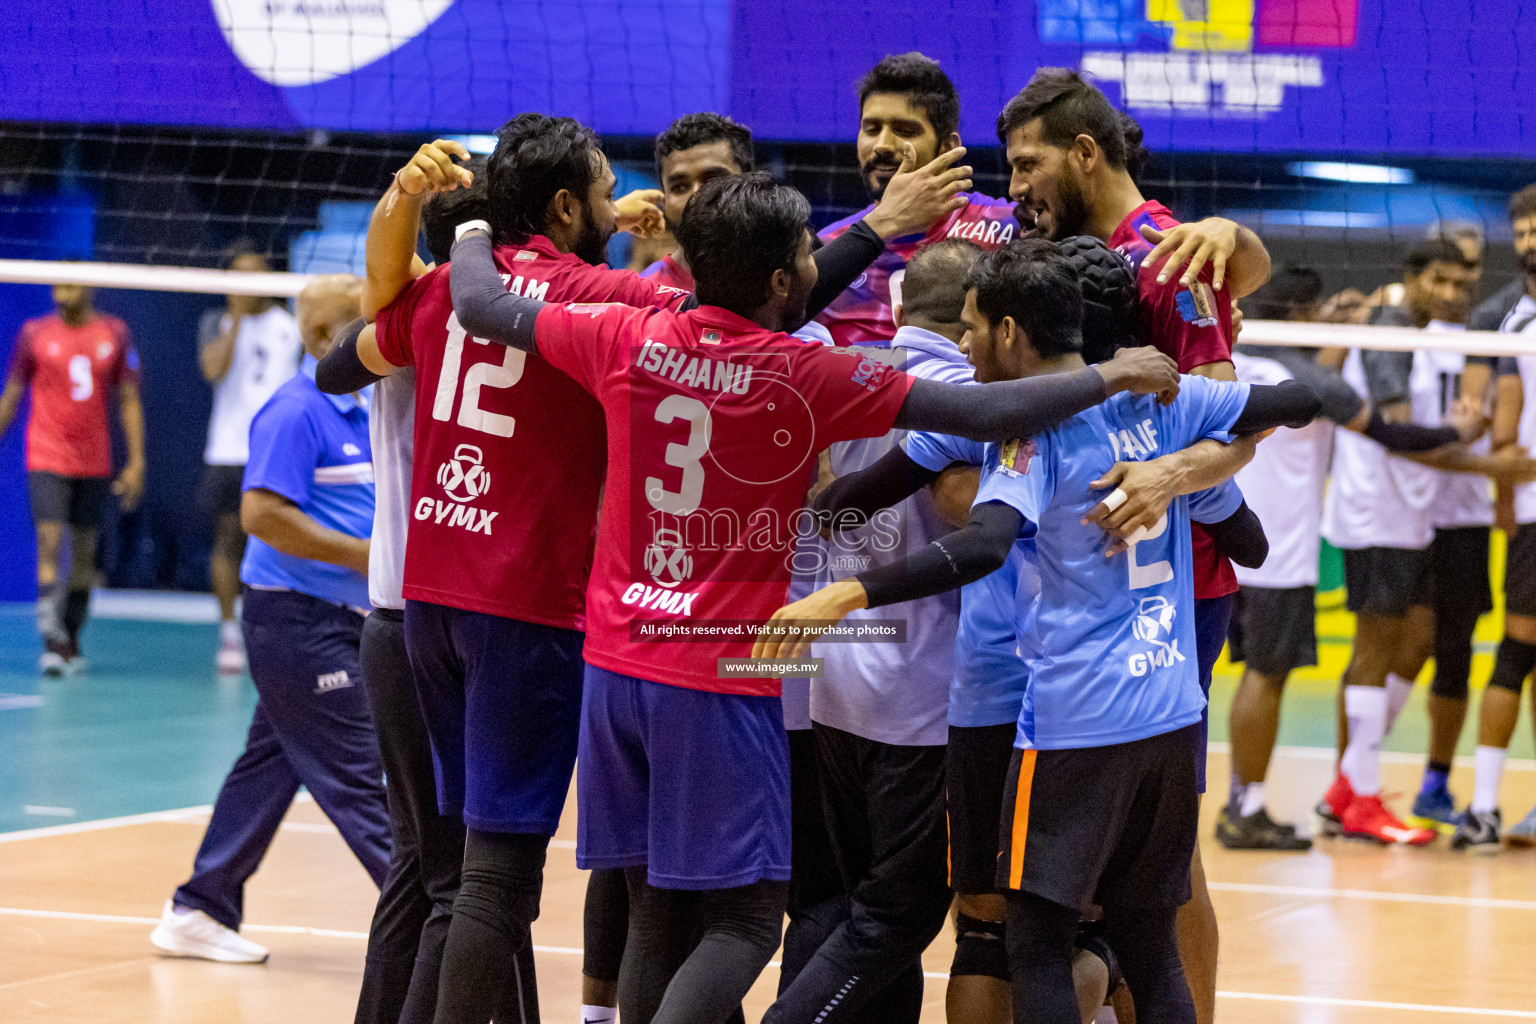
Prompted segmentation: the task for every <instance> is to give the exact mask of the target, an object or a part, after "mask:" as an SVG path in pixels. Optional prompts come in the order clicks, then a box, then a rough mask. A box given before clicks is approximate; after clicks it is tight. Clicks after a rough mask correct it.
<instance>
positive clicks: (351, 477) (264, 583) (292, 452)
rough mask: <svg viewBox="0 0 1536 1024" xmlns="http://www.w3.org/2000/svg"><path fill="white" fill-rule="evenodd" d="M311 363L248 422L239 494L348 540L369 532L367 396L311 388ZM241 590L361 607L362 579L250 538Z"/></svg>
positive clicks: (363, 601)
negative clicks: (273, 503)
mask: <svg viewBox="0 0 1536 1024" xmlns="http://www.w3.org/2000/svg"><path fill="white" fill-rule="evenodd" d="M316 365H317V363H316V362H315V359H314V357H313V356H309V355H306V356H305V357H304V362H303V365H302V366H301V367H300V370H299V373H298V374H296V375H295V376H294V377H293V378H291V379H290V380H289V381H288V382H287V383H286V384H284V385H283V386H282V387H280V388H278V389H277V391H276V392H274V393H273V395H272V397H271V398H270V399H268V401H267V404H266V405H264V406H262V407H261V410H260V411H259V412H257V413H256V416H255V418H254V419H252V420H251V454H250V459H249V461H247V462H246V464H245V479H244V482H243V484H242V485H241V489H242V490H247V491H249V490H252V489H255V488H260V489H262V490H266V491H271V492H272V493H274V494H277V495H280V496H281V497H284V498H287V499H288V500H289V501H291V502H293V503H294V504H295V505H297V506H298V507H299V511H301V512H303V513H304V514H305V515H307V516H309V517H310V518H311V519H313V520H314V521H315V522H317V523H319V524H320V525H321V526H325V527H328V528H330V529H332V530H336V531H337V532H338V533H344V534H346V535H347V536H349V537H368V536H370V535H371V534H372V533H373V449H372V446H371V445H370V444H369V442H368V403H369V398H370V393H369V391H367V390H365V391H363V392H360V393H359V394H358V395H357V396H353V395H327V394H323V393H321V391H320V389H319V388H317V387H315V366H316ZM240 580H241V582H243V583H245V584H246V585H247V586H251V587H258V588H263V589H269V590H275V589H281V590H295V591H298V592H299V593H301V594H309V595H310V596H311V597H318V598H320V599H321V600H324V601H333V602H335V603H336V604H343V605H350V606H352V607H354V608H367V607H368V606H369V605H368V578H367V577H366V576H364V575H363V574H362V573H359V572H354V571H353V570H351V569H347V568H343V567H342V566H339V565H331V564H329V563H328V562H317V561H313V560H311V559H306V558H296V557H294V556H293V555H285V554H283V553H282V552H281V551H278V550H277V549H276V548H274V547H272V546H271V545H270V544H267V543H266V542H265V541H262V540H261V539H260V538H257V537H252V538H251V539H250V543H249V544H248V545H247V547H246V550H245V560H244V561H243V562H241V564H240Z"/></svg>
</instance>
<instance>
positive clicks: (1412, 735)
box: [0, 605, 1532, 832]
mask: <svg viewBox="0 0 1536 1024" xmlns="http://www.w3.org/2000/svg"><path fill="white" fill-rule="evenodd" d="M1325 635H1326V632H1325ZM83 644H84V647H85V651H86V655H87V657H88V658H89V659H90V663H91V667H90V670H89V672H88V673H86V674H85V675H83V676H79V677H76V678H70V679H42V678H40V677H39V676H38V674H37V656H38V654H39V653H40V647H39V644H38V640H37V635H36V632H35V630H34V626H33V620H32V609H31V607H30V606H21V605H8V606H7V605H0V832H4V831H11V830H14V829H23V828H37V827H40V826H45V825H59V824H66V823H68V822H73V821H88V820H91V819H95V818H109V817H116V816H119V815H124V814H140V813H144V812H148V811H162V810H168V809H171V808H176V807H188V806H192V805H196V804H205V803H209V802H211V801H212V800H213V798H214V795H215V794H216V793H217V792H218V787H219V783H220V782H221V781H222V779H223V777H224V773H225V772H226V771H228V770H229V766H230V765H231V764H232V763H233V762H234V759H235V757H236V756H237V755H238V754H239V752H240V749H241V746H242V744H243V743H244V740H245V730H246V727H247V726H248V725H249V723H250V717H251V709H252V708H253V707H254V706H255V703H256V693H255V690H254V689H253V688H252V686H251V682H250V680H249V679H247V678H244V677H240V678H237V679H220V678H219V677H218V675H217V674H216V673H215V672H214V669H213V655H214V650H215V648H216V647H217V645H218V630H217V627H216V626H213V625H185V624H180V623H169V622H139V621H132V620H124V619H101V618H98V619H96V620H94V621H93V622H91V624H90V625H89V626H88V627H87V629H86V633H85V637H84V641H83ZM1323 648H1324V650H1323V658H1322V661H1323V662H1324V667H1323V669H1322V670H1312V671H1309V672H1304V673H1298V675H1297V677H1296V678H1295V679H1293V680H1292V683H1291V685H1290V688H1289V690H1288V693H1287V697H1286V705H1285V714H1284V718H1283V719H1282V725H1281V730H1280V742H1281V743H1282V744H1287V745H1294V746H1313V747H1331V746H1332V745H1333V730H1334V726H1333V699H1334V698H1333V695H1334V688H1335V686H1336V683H1335V682H1334V681H1333V679H1331V678H1329V676H1328V673H1329V672H1333V673H1336V672H1337V669H1336V668H1334V667H1333V666H1337V665H1341V664H1342V661H1343V659H1344V658H1345V657H1347V651H1348V648H1347V647H1346V646H1344V645H1342V644H1338V643H1333V644H1329V643H1325V644H1324V645H1323ZM1488 660H1489V659H1488V657H1487V655H1486V654H1484V655H1480V657H1479V659H1478V662H1479V664H1478V666H1477V668H1476V669H1475V670H1474V680H1481V679H1484V678H1486V677H1487V670H1488V666H1487V665H1486V662H1487V661H1488ZM1236 685H1237V675H1236V674H1235V671H1233V670H1232V669H1230V668H1229V667H1228V666H1226V665H1225V663H1223V665H1222V666H1221V668H1220V669H1219V670H1218V674H1217V677H1216V682H1215V685H1214V686H1213V687H1212V692H1211V701H1212V714H1211V723H1212V727H1211V738H1212V739H1213V740H1219V741H1221V740H1225V739H1226V738H1227V709H1228V707H1229V705H1230V704H1231V700H1232V692H1233V690H1234V689H1235V688H1236ZM1424 695H1425V687H1423V686H1420V687H1419V688H1418V690H1417V691H1416V692H1415V694H1414V699H1413V702H1412V703H1411V704H1410V705H1409V706H1408V709H1407V710H1406V711H1405V712H1404V713H1403V716H1402V719H1401V720H1400V721H1399V723H1398V726H1397V729H1396V730H1395V731H1394V733H1393V735H1392V736H1391V737H1390V738H1389V739H1388V741H1387V744H1386V747H1387V749H1389V750H1395V751H1405V752H1414V753H1417V752H1420V751H1422V750H1423V749H1424V741H1425V736H1426V732H1427V722H1426V719H1425V715H1424ZM1474 714H1475V695H1474ZM1527 721H1528V719H1527ZM1474 742H1475V727H1474V726H1473V725H1469V726H1468V728H1467V730H1466V732H1465V733H1464V735H1463V738H1462V751H1463V753H1470V752H1471V750H1472V745H1473V743H1474ZM1511 755H1512V756H1514V757H1527V758H1528V757H1531V756H1532V743H1531V735H1530V729H1529V726H1528V725H1527V724H1525V723H1522V725H1521V727H1520V730H1519V731H1518V732H1517V734H1516V740H1515V744H1514V746H1513V748H1512V749H1511Z"/></svg>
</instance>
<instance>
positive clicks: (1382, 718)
mask: <svg viewBox="0 0 1536 1024" xmlns="http://www.w3.org/2000/svg"><path fill="white" fill-rule="evenodd" d="M1344 714H1345V716H1346V717H1347V718H1348V719H1349V745H1348V746H1347V747H1345V748H1344V760H1343V761H1341V762H1340V763H1339V769H1340V771H1342V772H1343V773H1344V777H1345V778H1346V779H1348V780H1349V784H1350V785H1351V786H1352V787H1354V790H1355V792H1356V793H1357V794H1359V795H1360V796H1375V795H1376V794H1378V793H1380V792H1381V737H1382V735H1383V733H1384V732H1385V727H1386V724H1387V691H1386V690H1384V689H1382V688H1381V687H1379V686H1346V687H1344Z"/></svg>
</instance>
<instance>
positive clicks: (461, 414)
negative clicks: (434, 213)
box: [377, 236, 686, 629]
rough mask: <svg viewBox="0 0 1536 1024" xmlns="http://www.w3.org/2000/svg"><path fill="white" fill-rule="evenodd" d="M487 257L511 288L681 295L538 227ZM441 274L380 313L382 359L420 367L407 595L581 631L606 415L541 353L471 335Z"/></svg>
mask: <svg viewBox="0 0 1536 1024" xmlns="http://www.w3.org/2000/svg"><path fill="white" fill-rule="evenodd" d="M495 256H496V263H497V266H499V267H500V268H501V271H502V279H503V280H504V281H506V282H507V287H508V289H509V290H510V291H512V292H514V293H516V294H519V295H527V296H533V297H537V298H541V299H549V300H550V301H562V300H568V299H582V300H592V301H613V302H624V303H630V304H634V305H651V304H654V303H668V304H673V305H675V304H677V303H680V302H681V301H682V299H683V298H685V297H686V293H685V292H681V291H677V290H676V289H667V288H664V287H662V286H659V285H656V284H653V283H651V282H649V281H644V280H642V279H641V278H640V277H639V275H637V274H634V273H632V272H630V271H627V270H610V269H608V268H607V267H594V266H592V265H590V264H588V263H586V262H584V261H583V260H582V259H581V258H580V257H579V256H576V255H574V254H572V253H562V252H560V251H559V250H558V249H556V248H555V246H554V244H553V243H552V242H550V241H549V239H547V238H544V237H542V236H535V237H534V238H532V239H530V240H529V241H528V242H527V243H526V244H524V245H522V246H511V247H498V248H497V249H496V250H495ZM450 270H451V265H446V264H445V265H444V266H441V267H438V268H436V269H434V270H432V271H430V272H428V273H426V274H424V275H422V276H421V277H419V278H417V279H416V280H415V281H414V282H412V283H411V285H410V286H409V287H407V288H406V289H405V291H403V292H402V293H401V294H400V295H399V296H398V297H397V298H396V299H395V301H394V302H392V303H391V304H390V305H389V306H387V307H385V308H384V309H382V310H380V311H379V316H378V327H377V331H378V344H379V351H380V352H381V353H383V355H384V358H386V359H388V360H389V361H390V362H392V363H394V364H395V365H396V366H412V365H414V366H415V367H416V423H415V431H414V445H415V449H414V455H413V457H412V470H411V498H412V502H413V503H412V505H411V520H410V525H409V527H408V532H407V539H406V547H405V585H404V589H403V592H404V596H405V597H407V598H411V599H413V600H418V601H432V602H434V603H437V604H444V605H448V606H450V607H453V608H463V609H465V610H467V611H474V612H485V613H487V614H490V615H500V616H503V617H505V618H510V619H519V620H521V621H524V622H536V623H540V624H542V625H548V626H559V627H562V628H566V629H583V628H585V625H584V621H583V612H582V605H583V591H584V590H585V588H586V585H587V576H588V574H589V572H590V571H591V567H592V544H593V540H594V530H595V527H596V521H597V506H598V501H599V498H600V496H601V494H602V484H603V414H602V410H601V409H600V408H599V407H598V405H597V403H596V402H595V401H593V399H592V397H591V396H590V395H588V394H587V393H586V392H585V391H583V390H582V389H581V388H580V387H579V386H577V385H576V383H575V382H573V381H572V380H571V378H570V377H568V376H567V375H566V374H563V373H560V372H559V371H558V370H555V369H553V368H552V367H551V366H550V365H549V364H548V363H546V362H545V361H544V360H542V359H540V358H538V357H537V356H533V355H529V354H528V353H525V352H523V351H521V350H519V349H515V348H508V347H506V346H505V345H494V344H491V343H490V342H487V341H484V340H482V339H480V338H472V337H468V336H467V335H466V334H465V333H464V329H463V328H462V327H460V326H459V322H458V318H457V317H455V316H454V314H453V298H452V296H451V294H450V293H449V288H448V275H449V272H450Z"/></svg>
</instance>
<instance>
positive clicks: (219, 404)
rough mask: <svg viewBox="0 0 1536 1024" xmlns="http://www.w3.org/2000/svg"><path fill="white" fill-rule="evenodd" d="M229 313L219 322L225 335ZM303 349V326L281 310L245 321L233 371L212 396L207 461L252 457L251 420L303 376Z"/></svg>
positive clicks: (235, 462)
mask: <svg viewBox="0 0 1536 1024" xmlns="http://www.w3.org/2000/svg"><path fill="white" fill-rule="evenodd" d="M229 320H230V317H229V314H227V313H226V314H225V315H224V316H223V317H222V318H221V319H220V320H219V322H218V330H220V331H222V330H223V329H224V328H225V327H226V326H228V324H229ZM303 353H304V346H303V344H302V343H301V342H300V340H299V324H298V321H296V320H294V318H293V314H292V313H290V312H288V310H287V309H285V308H283V307H282V306H273V307H272V308H270V309H268V310H267V311H266V312H264V313H258V314H256V315H255V316H247V317H242V318H241V319H240V333H239V334H238V335H237V336H236V337H235V351H234V356H233V358H231V360H230V363H229V372H228V373H226V374H225V375H224V379H223V380H221V381H219V383H218V385H217V387H216V388H215V390H214V393H213V415H212V416H211V417H209V420H208V444H207V446H206V447H205V448H204V449H203V461H204V462H206V463H208V465H210V466H243V465H245V463H246V460H247V459H248V458H249V457H250V450H251V448H250V436H251V420H252V419H254V418H255V416H256V413H257V411H258V410H259V409H260V408H261V407H262V406H264V405H266V404H267V399H269V398H271V397H272V393H273V392H274V391H276V390H277V389H278V388H280V387H282V385H283V384H284V383H286V382H287V381H288V378H290V377H292V376H293V375H294V374H295V373H298V372H299V357H300V356H301V355H303Z"/></svg>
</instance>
